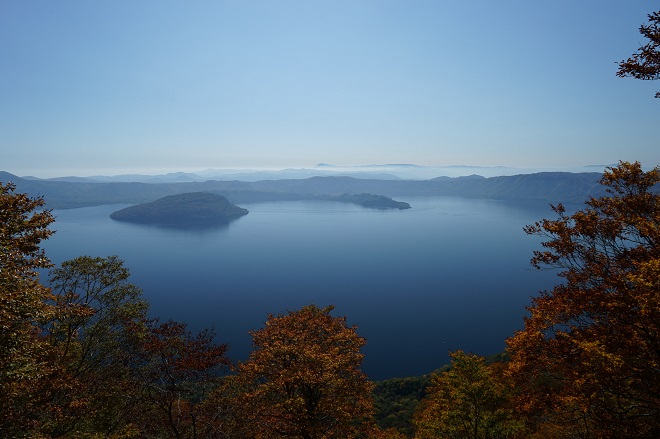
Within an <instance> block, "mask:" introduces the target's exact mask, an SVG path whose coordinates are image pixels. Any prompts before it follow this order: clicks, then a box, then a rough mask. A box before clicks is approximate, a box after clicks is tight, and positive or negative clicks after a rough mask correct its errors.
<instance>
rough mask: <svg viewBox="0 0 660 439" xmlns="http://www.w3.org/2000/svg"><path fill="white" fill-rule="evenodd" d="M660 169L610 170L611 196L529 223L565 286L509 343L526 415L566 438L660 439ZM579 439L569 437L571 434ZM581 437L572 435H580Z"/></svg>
mask: <svg viewBox="0 0 660 439" xmlns="http://www.w3.org/2000/svg"><path fill="white" fill-rule="evenodd" d="M659 182H660V168H655V169H653V170H650V171H648V172H645V171H643V170H642V167H641V165H640V164H639V163H627V162H621V163H620V164H619V165H618V166H616V167H613V168H609V169H608V170H607V171H606V172H605V174H604V176H603V178H602V180H601V183H602V184H603V185H605V186H606V187H607V188H608V192H609V196H606V197H601V198H597V199H594V198H592V199H590V200H589V201H587V203H586V207H585V208H584V209H583V210H579V211H577V212H575V213H573V214H568V213H567V212H566V210H565V208H564V207H563V206H562V205H558V206H556V207H554V208H553V210H554V211H555V212H556V213H557V215H558V218H557V219H554V220H548V219H546V220H543V221H540V222H537V223H536V224H533V225H530V226H527V227H526V229H525V231H526V232H527V233H528V234H534V235H540V236H543V237H545V238H547V239H548V240H547V241H545V242H544V243H543V247H544V250H540V251H536V252H535V254H534V257H533V259H532V264H533V265H534V266H535V267H537V268H543V267H547V268H555V269H559V270H560V272H559V276H561V278H563V282H562V283H561V284H559V285H557V286H556V287H555V288H554V289H552V290H551V291H545V292H543V293H541V295H540V296H539V297H537V298H534V299H533V302H532V305H531V306H530V307H529V312H530V315H529V317H527V318H526V319H525V327H524V329H523V330H522V331H519V332H517V333H516V334H515V335H514V337H512V338H511V339H509V340H508V349H509V352H510V354H511V365H510V373H511V374H512V376H513V378H514V379H515V382H516V385H517V386H518V387H519V389H520V394H519V404H520V408H521V409H522V410H524V411H526V412H527V413H529V414H531V415H533V416H536V421H537V422H539V423H541V424H543V423H545V424H552V425H553V426H554V427H553V428H556V429H557V428H559V429H560V430H561V429H563V430H561V431H563V433H562V434H567V432H568V431H571V432H574V433H572V434H576V435H577V434H578V432H579V434H581V435H582V436H580V437H612V438H615V437H616V438H624V437H660V195H659V194H658V183H659ZM565 437H569V436H565ZM571 437H572V436H571Z"/></svg>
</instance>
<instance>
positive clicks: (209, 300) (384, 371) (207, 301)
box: [44, 197, 556, 379]
mask: <svg viewBox="0 0 660 439" xmlns="http://www.w3.org/2000/svg"><path fill="white" fill-rule="evenodd" d="M401 200H403V201H407V202H409V203H410V204H411V205H412V209H409V210H403V211H399V210H373V209H365V208H362V207H360V206H356V205H350V204H343V203H336V202H322V201H318V202H315V201H298V202H288V201H287V202H270V203H258V204H243V205H242V207H245V208H247V209H248V210H249V211H250V213H249V214H248V215H246V216H244V217H241V218H239V219H238V220H235V221H233V222H232V223H230V224H229V225H227V226H225V227H219V228H210V229H184V230H182V229H175V228H162V227H154V226H143V225H134V224H128V223H121V222H116V221H113V220H111V219H110V218H109V214H110V213H112V212H114V211H115V210H118V209H120V208H122V207H124V206H118V205H114V206H99V207H91V208H82V209H71V210H58V211H55V212H54V214H55V216H56V218H57V219H56V222H55V224H54V226H53V229H55V230H56V231H57V233H56V234H55V235H54V236H53V237H52V238H51V239H49V240H48V241H47V242H46V243H45V244H44V247H45V249H46V252H47V255H48V256H49V257H50V258H51V259H52V260H53V262H55V263H60V262H62V261H64V260H67V259H73V258H75V257H77V256H80V255H90V256H102V257H105V256H109V255H118V256H119V257H120V258H121V259H123V260H124V261H125V265H126V266H127V267H128V268H129V270H130V271H131V281H132V283H134V284H136V285H137V286H139V287H140V288H142V289H143V291H144V294H145V296H146V298H147V299H148V300H149V302H150V303H151V312H152V315H153V316H158V317H160V318H161V319H162V320H166V319H168V318H172V319H175V320H179V321H184V322H186V323H188V324H189V325H190V327H191V328H192V329H194V330H197V329H201V328H203V327H209V326H212V327H214V328H215V330H216V332H217V335H218V338H217V341H218V342H222V343H228V344H229V346H230V350H229V355H230V356H231V357H232V359H234V360H244V359H246V358H247V356H248V354H249V352H250V350H251V337H250V336H249V334H248V331H250V330H256V329H259V328H260V327H262V325H263V323H264V321H265V319H266V317H267V315H268V314H269V313H273V314H278V313H283V312H286V311H287V310H295V309H299V308H300V307H302V306H304V305H308V304H311V303H314V304H316V305H318V306H320V307H324V306H327V305H331V304H332V305H335V311H333V314H334V315H342V316H344V315H345V316H347V317H348V322H349V324H354V325H357V327H358V332H359V333H360V335H362V336H364V337H366V339H367V346H366V347H365V348H364V351H363V352H364V354H365V363H364V368H363V369H364V370H365V371H366V372H367V373H368V374H369V376H370V377H371V378H373V379H385V378H391V377H402V376H412V375H421V374H424V373H428V372H430V371H432V370H434V369H436V368H438V367H440V366H442V365H443V364H446V363H447V362H448V352H449V351H450V350H455V349H463V350H466V351H471V352H474V353H478V354H481V355H490V354H494V353H497V352H501V351H502V350H503V349H504V346H505V344H504V342H505V339H506V338H507V337H509V336H510V335H512V333H513V331H514V330H516V329H519V328H521V327H522V322H523V320H522V319H523V316H524V314H525V306H527V305H529V303H530V297H531V296H534V295H536V294H537V292H538V291H539V290H543V289H547V288H550V287H551V286H552V285H553V284H554V282H556V276H555V274H554V273H550V272H539V271H536V270H533V269H532V268H531V267H530V265H529V259H530V257H531V256H532V251H533V250H535V249H539V248H540V239H539V238H537V237H530V236H527V235H525V233H524V232H523V231H522V227H523V226H524V225H526V224H531V223H533V222H535V221H537V220H539V219H541V218H544V217H551V216H552V213H551V212H550V209H549V208H548V206H547V205H542V204H539V205H520V204H518V205H515V204H511V203H507V202H502V201H494V200H478V199H464V198H453V197H402V198H401Z"/></svg>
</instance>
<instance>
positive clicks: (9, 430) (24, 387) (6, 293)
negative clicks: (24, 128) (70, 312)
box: [0, 183, 53, 437]
mask: <svg viewBox="0 0 660 439" xmlns="http://www.w3.org/2000/svg"><path fill="white" fill-rule="evenodd" d="M15 189H16V187H15V185H13V184H12V183H6V184H3V183H0V436H1V437H22V436H29V435H30V431H31V428H32V426H33V425H34V424H35V422H36V420H35V419H34V418H33V417H32V416H31V414H32V412H33V407H34V406H33V401H32V396H33V394H34V384H35V383H36V382H38V381H39V379H40V378H41V377H42V376H43V375H44V373H46V370H47V368H48V365H47V364H46V363H45V362H44V361H43V359H42V357H41V353H42V349H43V348H42V344H43V343H42V342H43V340H42V339H41V337H40V336H39V333H38V330H37V326H36V323H37V321H38V320H40V319H43V318H46V317H47V315H48V313H49V307H48V306H47V305H46V299H47V298H48V297H49V292H48V289H47V288H45V287H44V286H43V285H41V284H40V283H39V275H38V270H39V269H44V268H48V267H50V265H51V264H50V261H49V260H48V258H47V257H46V256H45V254H44V251H43V249H41V247H40V243H41V241H43V240H45V239H48V237H49V236H51V234H52V233H53V232H52V231H51V230H50V229H49V226H50V224H51V223H52V222H53V216H52V215H51V213H50V211H48V210H43V205H44V201H43V199H42V198H30V197H28V196H27V195H25V194H18V193H16V192H15Z"/></svg>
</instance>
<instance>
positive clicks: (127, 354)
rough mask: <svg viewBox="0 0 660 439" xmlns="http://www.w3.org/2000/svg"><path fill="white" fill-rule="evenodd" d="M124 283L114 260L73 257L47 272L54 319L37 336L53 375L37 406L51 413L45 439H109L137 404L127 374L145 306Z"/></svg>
mask: <svg viewBox="0 0 660 439" xmlns="http://www.w3.org/2000/svg"><path fill="white" fill-rule="evenodd" d="M129 278H130V272H129V270H128V269H127V268H126V267H125V266H124V262H123V261H122V260H121V259H119V258H118V257H117V256H109V257H107V258H101V257H91V256H80V257H77V258H75V259H73V260H70V261H65V262H63V263H62V264H61V265H60V266H59V267H57V268H55V269H53V270H52V271H51V273H50V276H49V285H50V286H51V288H52V291H53V296H52V297H53V298H52V300H51V303H52V309H53V312H52V315H51V317H50V318H49V319H47V320H45V321H44V322H43V323H42V325H41V331H42V334H43V335H44V337H45V339H46V341H47V342H48V347H49V351H48V355H49V357H48V360H49V363H50V364H51V366H52V370H51V372H50V374H49V375H48V376H47V381H46V382H44V383H42V385H43V386H44V388H43V389H42V391H41V392H40V397H38V398H37V401H40V405H41V406H42V407H44V408H47V407H51V408H53V410H52V415H53V416H54V419H52V420H51V422H50V423H48V422H42V424H43V425H42V429H43V430H44V431H47V432H48V433H49V434H50V435H54V436H57V435H61V434H65V433H67V432H69V431H73V430H76V431H81V430H85V429H87V430H91V431H99V432H102V433H105V434H109V433H111V432H114V431H115V430H116V429H117V428H121V427H122V426H123V423H124V421H125V419H126V418H127V416H126V415H127V413H129V412H130V411H131V410H132V409H133V408H134V407H135V406H136V404H137V403H138V401H137V400H136V397H135V394H134V392H133V391H132V390H134V389H136V385H135V383H134V382H133V381H132V374H133V372H134V369H133V365H134V363H135V362H136V360H137V358H138V355H139V353H140V351H139V349H140V347H141V345H140V339H139V337H137V336H136V331H135V330H134V328H135V326H136V325H144V322H146V320H147V311H148V308H149V305H148V303H147V302H146V301H145V300H144V299H143V297H142V291H141V290H140V289H139V288H138V287H136V286H135V285H133V284H132V283H130V282H129ZM53 416H51V418H52V417H53ZM43 418H44V419H48V418H49V417H48V416H46V415H44V416H43Z"/></svg>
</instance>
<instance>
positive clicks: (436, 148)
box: [0, 0, 660, 177]
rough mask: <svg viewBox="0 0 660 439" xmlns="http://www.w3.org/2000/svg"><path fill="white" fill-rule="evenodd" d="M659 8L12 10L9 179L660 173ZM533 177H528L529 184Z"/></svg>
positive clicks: (0, 41)
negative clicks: (367, 170) (506, 170)
mask: <svg viewBox="0 0 660 439" xmlns="http://www.w3.org/2000/svg"><path fill="white" fill-rule="evenodd" d="M654 9H657V4H655V2H647V1H642V0H629V1H619V0H604V1H595V0H585V1H575V0H557V1H553V2H530V1H526V0H512V1H507V2H494V1H491V0H475V1H470V2H460V1H454V2H443V1H435V0H419V1H414V2H410V1H403V0H364V1H354V0H338V1H327V0H319V1H308V0H291V1H277V2H276V1H271V0H254V1H227V0H200V1H195V2H182V1H174V0H162V1H140V2H135V1H129V0H115V1H111V2H98V1H91V2H90V1H86V0H71V1H66V2H53V1H44V0H35V1H5V2H2V3H1V4H0V59H2V67H1V68H0V169H1V170H5V171H8V172H10V173H13V174H16V175H23V176H26V175H34V176H37V177H58V176H67V175H77V176H93V175H106V176H107V175H117V174H129V173H139V174H152V175H153V174H162V173H167V172H174V171H185V172H199V171H202V170H205V169H209V168H211V169H223V170H225V169H253V170H262V169H270V170H273V169H274V170H282V169H285V168H314V167H315V166H316V165H317V164H318V163H330V164H334V165H342V166H357V165H365V164H370V163H376V164H386V163H413V164H417V165H424V166H431V167H446V166H451V165H467V166H476V167H494V166H507V167H511V168H516V169H517V168H519V169H531V170H545V169H571V168H578V167H582V166H585V165H589V164H594V163H596V164H598V163H604V164H611V163H616V162H617V161H619V160H627V161H635V160H637V161H640V162H641V163H642V164H643V165H645V166H653V165H656V164H657V162H658V146H659V145H658V136H657V122H658V115H659V112H660V102H659V101H658V100H657V99H654V98H653V95H654V93H655V90H656V89H657V84H655V83H653V82H652V81H638V80H634V79H630V78H627V79H620V78H617V77H616V76H615V72H616V70H617V62H619V61H621V60H623V59H626V58H628V57H629V56H630V55H631V54H632V53H633V52H635V51H636V50H637V48H638V47H639V46H640V45H641V44H644V39H643V37H642V36H641V35H639V32H638V28H639V26H640V25H641V24H643V23H645V22H646V19H647V18H646V16H647V14H648V13H650V12H652V11H653V10H654ZM523 172H527V171H523Z"/></svg>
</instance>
